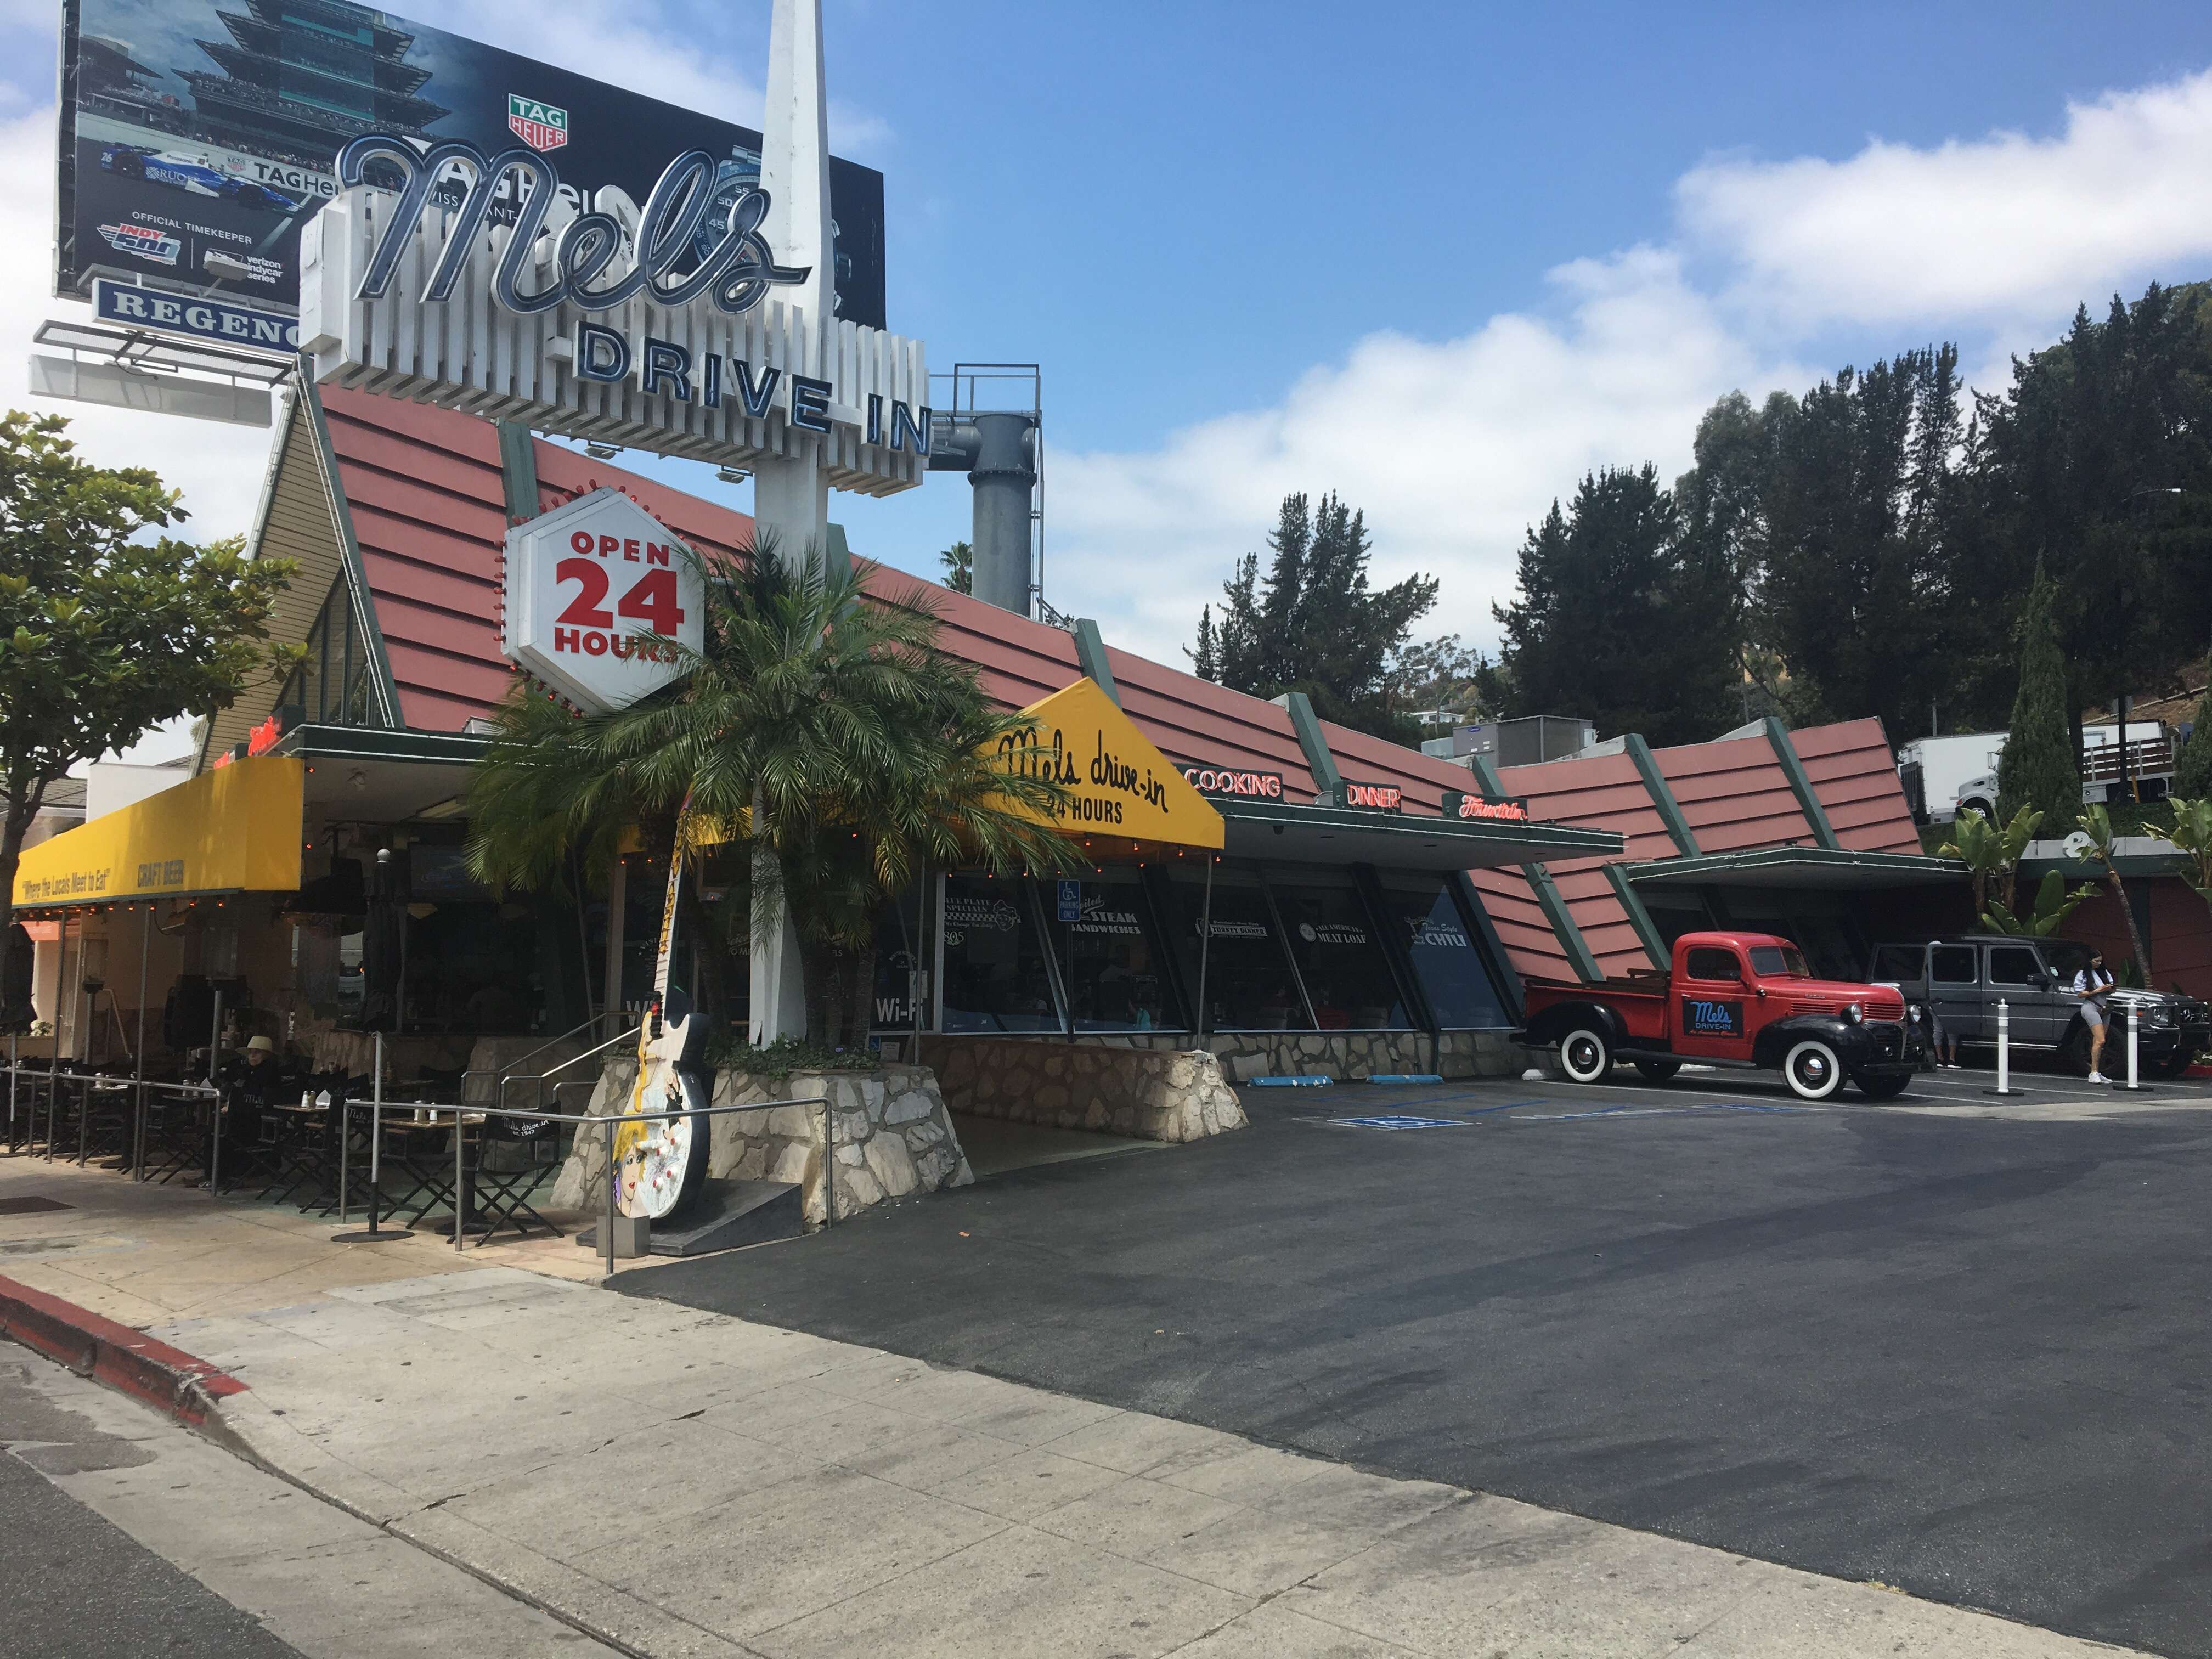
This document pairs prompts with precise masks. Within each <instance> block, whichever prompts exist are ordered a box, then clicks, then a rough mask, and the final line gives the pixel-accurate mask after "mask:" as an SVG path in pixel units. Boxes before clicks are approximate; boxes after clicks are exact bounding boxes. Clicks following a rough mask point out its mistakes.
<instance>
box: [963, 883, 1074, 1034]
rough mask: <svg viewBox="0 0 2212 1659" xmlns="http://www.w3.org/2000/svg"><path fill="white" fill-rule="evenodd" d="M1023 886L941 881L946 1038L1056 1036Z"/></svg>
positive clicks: (1045, 969)
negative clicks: (949, 1034) (958, 1034)
mask: <svg viewBox="0 0 2212 1659" xmlns="http://www.w3.org/2000/svg"><path fill="white" fill-rule="evenodd" d="M1033 897H1034V895H1033V894H1032V893H1031V892H1030V886H1029V884H1028V883H1026V882H1021V881H994V880H993V879H991V878H989V877H987V876H947V877H946V878H945V920H944V934H945V999H944V1006H945V1018H944V1024H943V1027H942V1029H943V1030H946V1031H1058V1030H1064V1029H1065V1028H1064V1027H1063V1026H1062V1025H1061V1024H1060V1006H1059V1003H1058V1001H1057V1000H1055V998H1054V993H1053V984H1052V969H1051V966H1050V964H1049V963H1048V962H1047V961H1046V959H1045V951H1044V941H1043V939H1042V938H1041V937H1040V936H1039V935H1038V933H1037V926H1036V910H1035V907H1034V906H1033V904H1032V903H1031V900H1032V898H1033Z"/></svg>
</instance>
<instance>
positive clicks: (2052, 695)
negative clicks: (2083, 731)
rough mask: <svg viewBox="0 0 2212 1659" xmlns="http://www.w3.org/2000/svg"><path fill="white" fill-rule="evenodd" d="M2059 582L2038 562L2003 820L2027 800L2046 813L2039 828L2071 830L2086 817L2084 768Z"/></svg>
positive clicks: (2023, 627)
mask: <svg viewBox="0 0 2212 1659" xmlns="http://www.w3.org/2000/svg"><path fill="white" fill-rule="evenodd" d="M2056 599H2057V586H2055V585H2054V584H2053V583H2052V582H2051V580H2050V579H2049V578H2048V577H2046V576H2045V574H2044V573H2043V564H2042V562H2041V561H2040V560H2039V561H2037V562H2036V567H2035V581H2034V585H2033V586H2031V587H2030V588H2029V589H2028V594H2027V605H2025V606H2024V607H2022V609H2021V617H2020V630H2019V633H2020V690H2019V693H2018V695H2016V696H2015V697H2014V698H2013V704H2012V725H2011V727H2010V728H2009V730H2008V732H2007V734H2006V737H2005V746H2004V753H2003V754H2002V756H2001V757H1999V758H1998V761H1997V819H1998V822H1999V823H2010V822H2011V821H2012V816H2013V814H2014V813H2015V812H2017V811H2019V810H2020V809H2021V807H2023V806H2033V807H2035V808H2037V809H2038V810H2039V811H2041V812H2042V813H2043V815H2044V816H2043V823H2042V824H2041V825H2040V826H2039V834H2040V835H2041V836H2043V837H2044V838H2045V839H2049V838H2051V837H2055V836H2064V835H2067V834H2069V832H2070V831H2071V830H2072V829H2074V828H2075V825H2076V824H2077V823H2080V821H2081V769H2080V768H2079V767H2078V766H2077V765H2076V763H2075V755H2074V730H2073V721H2072V720H2071V719H2070V718H2069V715H2068V714H2067V703H2066V659H2065V657H2064V655H2063V653H2061V652H2060V650H2059V647H2058V624H2057V618H2056V617H2053V616H2052V615H2051V609H2052V605H2053V602H2054V601H2055V600H2056Z"/></svg>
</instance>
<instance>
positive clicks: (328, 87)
mask: <svg viewBox="0 0 2212 1659" xmlns="http://www.w3.org/2000/svg"><path fill="white" fill-rule="evenodd" d="M62 51H63V54H64V70H63V76H62V86H63V99H62V107H61V122H60V129H61V152H60V156H59V162H60V191H59V193H58V197H57V204H58V207H57V215H58V222H57V223H56V225H55V228H54V291H55V292H56V293H57V294H69V295H82V294H83V293H84V292H85V288H86V284H87V283H88V281H89V280H90V278H91V277H92V276H95V275H101V276H115V277H119V278H124V279H126V280H129V281H132V282H143V283H153V284H155V285H156V286H163V287H168V288H172V289H179V290H183V291H186V292H190V293H191V294H194V295H201V296H203V297H207V298H220V299H227V300H229V301H234V302H236V303H238V304H241V305H246V306H274V307H278V308H281V309H285V310H289V309H291V308H294V307H296V306H297V305H298V304H299V295H300V269H299V244H300V228H301V225H302V224H303V223H304V222H306V221H307V219H308V218H310V217H311V216H313V214H314V213H316V212H317V211H318V210H319V209H320V208H321V206H322V204H324V202H325V201H327V200H328V199H329V198H330V197H332V196H334V195H336V194H337V188H338V186H337V179H336V177H335V176H334V174H333V172H332V162H333V161H334V160H335V158H336V157H337V152H338V150H339V149H340V147H341V146H343V144H345V143H347V142H348V141H349V139H353V138H356V137H360V136H361V135H362V134H363V133H367V132H388V133H392V134H395V135H398V137H402V138H404V139H405V140H406V141H408V142H409V143H416V144H419V145H420V146H421V147H422V149H424V150H428V149H430V148H431V147H432V146H434V145H436V144H439V143H444V142H446V141H447V140H449V139H459V140H460V141H461V142H463V143H468V144H472V145H474V146H475V147H476V148H477V149H478V150H481V151H483V153H484V154H485V155H497V154H499V153H500V152H501V150H507V149H519V148H524V147H526V148H527V149H530V150H532V151H535V152H537V153H538V154H541V155H557V156H558V158H559V162H558V165H559V168H560V176H561V180H562V185H561V188H562V193H563V194H573V195H575V196H577V197H583V196H586V195H589V194H592V193H594V192H597V191H600V190H603V189H606V188H609V187H612V188H616V189H619V190H621V191H624V192H625V193H627V194H628V196H629V198H630V200H631V201H632V202H635V203H642V202H643V201H644V200H645V199H646V197H647V196H648V195H649V194H650V193H651V191H652V189H653V181H654V179H656V178H657V177H658V176H659V170H660V168H661V167H664V166H665V165H666V164H667V161H668V158H669V157H670V156H671V155H680V154H682V153H683V152H684V151H687V150H695V149H696V150H704V151H706V152H707V153H708V155H711V156H713V157H714V158H715V163H716V173H715V178H714V207H713V208H712V209H711V210H710V211H709V213H708V220H707V222H706V223H705V224H703V225H702V227H701V228H700V233H699V234H700V235H701V237H702V239H703V240H705V243H706V246H708V247H712V246H714V244H715V243H716V242H718V241H719V240H720V239H721V234H722V232H723V230H724V229H725V228H726V224H725V222H724V221H726V217H727V216H728V214H729V211H730V210H731V208H732V206H733V205H734V204H736V203H737V202H738V199H739V198H740V197H742V196H743V195H744V192H745V191H746V190H747V189H748V188H749V187H750V186H752V185H757V184H758V183H759V181H760V144H761V136H760V134H759V133H758V132H757V131H754V130H753V129H751V128H750V127H740V126H736V125H732V124H731V123H729V122H726V121H718V120H715V119H714V118H711V117H708V116H705V115H701V114H698V113H696V112H693V111H690V110H686V109H679V108H678V107H677V106H675V105H673V104H668V103H663V102H662V101H661V100H659V98H657V97H655V96H654V95H653V94H654V93H655V92H656V91H657V90H658V88H654V87H653V86H650V85H647V86H633V87H611V86H608V85H606V84H605V83H604V82H599V81H593V80H591V79H588V78H587V77H586V76H580V75H574V74H571V73H569V72H568V70H559V69H555V68H552V67H551V66H550V65H548V64H540V63H538V62H536V61H534V60H532V59H531V58H523V57H519V56H517V55H516V54H515V53H513V52H501V51H500V50H498V49H497V48H496V47H493V46H485V45H483V43H481V42H480V41H476V40H467V39H465V38H464V37H462V36H460V35H458V34H448V33H446V31H445V30H443V29H437V28H430V27H425V26H423V25H422V24H418V23H412V22H410V21H407V20H406V19H404V18H403V17H396V16H394V15H392V14H391V13H390V12H384V11H376V10H373V9H370V8H368V7H366V6H356V5H349V4H347V3H345V0H65V3H64V6H63V24H62ZM441 186H442V181H441ZM464 187H465V186H464V184H463V181H461V180H459V179H458V178H457V179H454V180H453V181H452V189H453V191H454V192H455V193H456V194H458V193H459V191H461V190H462V189H463V188H464ZM829 204H830V213H831V216H832V219H833V221H834V223H835V228H836V256H835V257H836V291H837V315H838V316H839V317H841V318H843V319H846V320H848V321H850V322H855V323H859V324H860V325H862V326H864V327H869V328H883V327H884V326H886V319H885V317H884V179H883V174H881V173H877V172H875V171H874V170H872V168H868V167H860V166H858V165H856V164H854V163H853V162H851V161H838V160H836V159H832V161H830V163H829ZM518 206H519V204H518V203H517V202H516V201H514V200H513V198H512V197H511V196H510V197H508V199H507V200H505V201H503V202H502V203H500V204H496V205H495V206H494V208H493V210H492V220H493V222H495V223H501V222H508V221H511V220H512V219H513V216H514V214H515V211H516V209H517V207H518ZM718 214H719V215H720V216H722V217H721V219H717V217H716V215H718ZM210 283H214V284H217V286H216V288H215V289H213V290H212V292H211V293H210V291H209V287H210Z"/></svg>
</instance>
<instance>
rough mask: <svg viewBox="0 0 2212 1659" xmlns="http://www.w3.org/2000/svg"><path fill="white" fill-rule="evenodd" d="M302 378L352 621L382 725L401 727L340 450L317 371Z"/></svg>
mask: <svg viewBox="0 0 2212 1659" xmlns="http://www.w3.org/2000/svg"><path fill="white" fill-rule="evenodd" d="M299 382H300V408H301V411H302V412H303V413H304V414H305V415H306V416H307V419H308V421H309V422H311V423H312V425H313V431H314V435H315V453H316V454H317V455H318V456H319V458H320V459H321V462H322V469H323V489H324V491H325V495H327V497H328V499H329V501H330V507H331V521H332V523H334V524H335V525H336V526H337V532H338V553H339V557H340V560H341V562H343V564H344V566H345V580H346V586H347V588H348V590H349V592H350V594H351V596H352V599H353V611H354V621H355V623H356V624H357V625H358V626H359V627H360V629H361V637H362V643H363V645H364V646H365V647H367V649H368V660H369V665H370V666H371V667H373V668H374V670H375V673H374V677H373V678H374V680H375V684H376V701H377V702H378V704H379V705H380V712H381V713H382V714H383V716H384V724H385V725H386V726H393V727H398V726H404V724H405V722H404V721H403V720H401V719H400V718H399V687H398V683H397V682H396V681H394V680H393V678H392V658H391V655H390V653H387V652H386V650H385V648H384V629H383V626H382V624H381V623H379V622H378V621H377V619H376V598H375V596H374V594H373V593H371V592H369V586H368V568H367V567H366V566H364V565H363V564H362V561H361V543H360V542H359V541H358V540H356V538H355V537H354V533H353V507H352V506H351V504H350V503H349V502H348V501H347V500H346V493H345V483H344V481H343V479H341V478H340V477H339V476H338V457H337V450H336V449H334V448H332V447H331V425H330V421H329V419H328V418H327V417H326V416H325V415H324V413H323V400H322V398H321V396H320V395H319V393H318V392H316V390H315V382H314V379H313V375H312V374H309V373H307V371H306V370H305V369H303V370H302V371H301V374H300V376H299Z"/></svg>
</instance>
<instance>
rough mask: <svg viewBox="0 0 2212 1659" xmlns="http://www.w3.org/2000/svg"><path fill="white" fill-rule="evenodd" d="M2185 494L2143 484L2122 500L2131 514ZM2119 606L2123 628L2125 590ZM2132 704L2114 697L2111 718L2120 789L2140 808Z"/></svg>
mask: <svg viewBox="0 0 2212 1659" xmlns="http://www.w3.org/2000/svg"><path fill="white" fill-rule="evenodd" d="M2183 493H2185V492H2184V491H2183V489H2182V488H2181V486H2180V485H2179V484H2145V485H2144V486H2143V487H2142V489H2130V491H2128V493H2127V495H2126V496H2125V497H2124V500H2125V501H2126V502H2127V511H2128V512H2129V513H2130V514H2132V513H2134V511H2135V503H2136V501H2138V500H2140V499H2142V497H2144V496H2148V495H2182V494H2183ZM2136 546H2137V550H2138V551H2140V550H2141V548H2142V544H2141V538H2137V544H2136ZM2120 605H2121V611H2122V616H2121V618H2120V620H2121V624H2122V626H2123V627H2124V626H2125V625H2126V622H2127V617H2126V615H2125V612H2126V608H2127V594H2126V590H2125V589H2123V590H2122V591H2121V596H2120ZM2133 702H2135V699H2134V698H2133V697H2131V696H2128V695H2126V694H2125V693H2120V694H2118V695H2116V696H2114V697H2113V699H2112V717H2113V719H2114V720H2118V722H2119V732H2118V737H2119V744H2120V787H2122V788H2123V789H2124V790H2125V791H2126V792H2127V796H2128V799H2130V800H2131V801H2133V802H2135V804H2136V805H2138V806H2140V805H2142V787H2140V786H2139V785H2138V784H2137V783H2136V775H2135V767H2134V766H2133V764H2131V763H2130V761H2129V759H2128V709H2129V708H2130V705H2132V704H2133Z"/></svg>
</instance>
